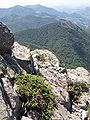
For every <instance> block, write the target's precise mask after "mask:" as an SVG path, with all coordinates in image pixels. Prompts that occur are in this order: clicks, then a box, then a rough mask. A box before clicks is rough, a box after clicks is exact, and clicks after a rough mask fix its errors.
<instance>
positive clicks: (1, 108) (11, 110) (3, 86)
mask: <svg viewBox="0 0 90 120" xmlns="http://www.w3.org/2000/svg"><path fill="white" fill-rule="evenodd" d="M0 69H1V70H2V74H0V119H5V120H16V118H17V117H19V116H20V115H19V116H18V113H19V112H18V111H19V110H20V109H19V108H20V107H19V106H20V101H19V98H18V96H17V94H16V92H15V90H14V88H13V85H14V84H13V81H12V79H11V78H12V77H14V74H15V72H14V71H13V70H12V69H11V68H9V66H8V65H7V63H6V61H5V60H4V58H3V57H1V56H0ZM8 70H9V71H8ZM12 71H13V72H12ZM17 101H18V102H19V104H17V103H18V102H17ZM15 113H16V114H15Z"/></svg>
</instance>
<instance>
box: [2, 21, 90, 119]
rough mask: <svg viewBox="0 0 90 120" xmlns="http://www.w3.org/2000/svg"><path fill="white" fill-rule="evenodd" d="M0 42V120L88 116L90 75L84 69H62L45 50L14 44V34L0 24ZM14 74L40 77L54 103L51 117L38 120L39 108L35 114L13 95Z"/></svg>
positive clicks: (15, 94)
mask: <svg viewBox="0 0 90 120" xmlns="http://www.w3.org/2000/svg"><path fill="white" fill-rule="evenodd" d="M63 24H64V23H63ZM0 43H2V44H0V120H49V119H50V120H85V119H87V118H89V114H90V113H89V111H88V109H87V108H89V104H90V90H89V89H90V73H89V72H88V71H87V70H86V69H84V68H83V67H78V68H76V69H66V68H63V67H61V62H59V60H58V59H57V57H56V56H55V55H54V54H53V53H52V52H50V51H48V50H46V49H36V50H34V51H30V49H29V48H27V47H25V46H22V45H20V44H19V43H17V42H16V41H15V40H14V37H13V34H12V33H10V31H9V29H8V28H7V27H6V25H4V24H2V23H0ZM17 74H19V75H26V74H33V75H39V76H42V78H43V80H44V82H45V83H46V84H48V85H49V86H50V87H51V91H52V92H53V94H54V95H55V104H56V105H55V107H54V108H53V113H52V115H51V116H50V117H51V118H49V119H44V118H43V119H39V112H40V109H39V110H37V109H36V111H35V110H33V109H30V108H28V109H27V108H26V106H25V105H24V102H22V101H24V100H25V101H26V100H27V99H26V97H25V96H23V97H22V96H20V95H19V94H17V92H16V89H17V85H16V82H15V77H16V75H17ZM25 80H26V79H25ZM25 84H26V83H25ZM37 87H38V86H37ZM23 89H24V88H23ZM34 90H35V88H34ZM39 90H40V88H38V91H39ZM29 92H30V91H29ZM22 98H23V100H22ZM28 99H29V98H28ZM35 99H36V98H35ZM32 102H33V101H32ZM29 109H30V110H29Z"/></svg>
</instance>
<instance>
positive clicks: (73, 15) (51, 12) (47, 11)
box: [0, 5, 90, 32]
mask: <svg viewBox="0 0 90 120" xmlns="http://www.w3.org/2000/svg"><path fill="white" fill-rule="evenodd" d="M88 10H89V8H86V9H82V10H81V9H79V10H76V11H75V10H74V11H73V12H68V13H67V12H66V11H65V12H60V11H57V10H55V9H53V8H48V7H45V6H42V5H27V6H20V5H17V6H14V7H11V8H0V21H1V22H4V23H5V24H7V25H8V27H9V28H10V29H11V30H12V31H13V32H16V31H21V30H26V29H30V28H36V27H40V26H43V25H45V24H49V23H52V22H55V21H58V20H59V19H62V18H64V19H67V20H71V21H72V22H75V23H77V24H78V25H79V26H80V27H82V28H87V27H90V16H89V12H88ZM86 15H88V16H86Z"/></svg>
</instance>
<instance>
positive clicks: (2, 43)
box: [0, 22, 14, 54]
mask: <svg viewBox="0 0 90 120" xmlns="http://www.w3.org/2000/svg"><path fill="white" fill-rule="evenodd" d="M13 43H14V36H13V34H12V33H11V32H10V30H9V29H8V28H7V26H6V25H4V24H3V23H1V22H0V53H2V54H3V53H4V52H6V53H7V52H9V51H10V50H11V48H12V45H13Z"/></svg>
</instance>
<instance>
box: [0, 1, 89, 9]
mask: <svg viewBox="0 0 90 120" xmlns="http://www.w3.org/2000/svg"><path fill="white" fill-rule="evenodd" d="M33 4H41V5H44V6H50V7H52V6H90V0H0V7H2V8H3V7H4V8H5V7H11V6H14V5H33Z"/></svg>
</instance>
